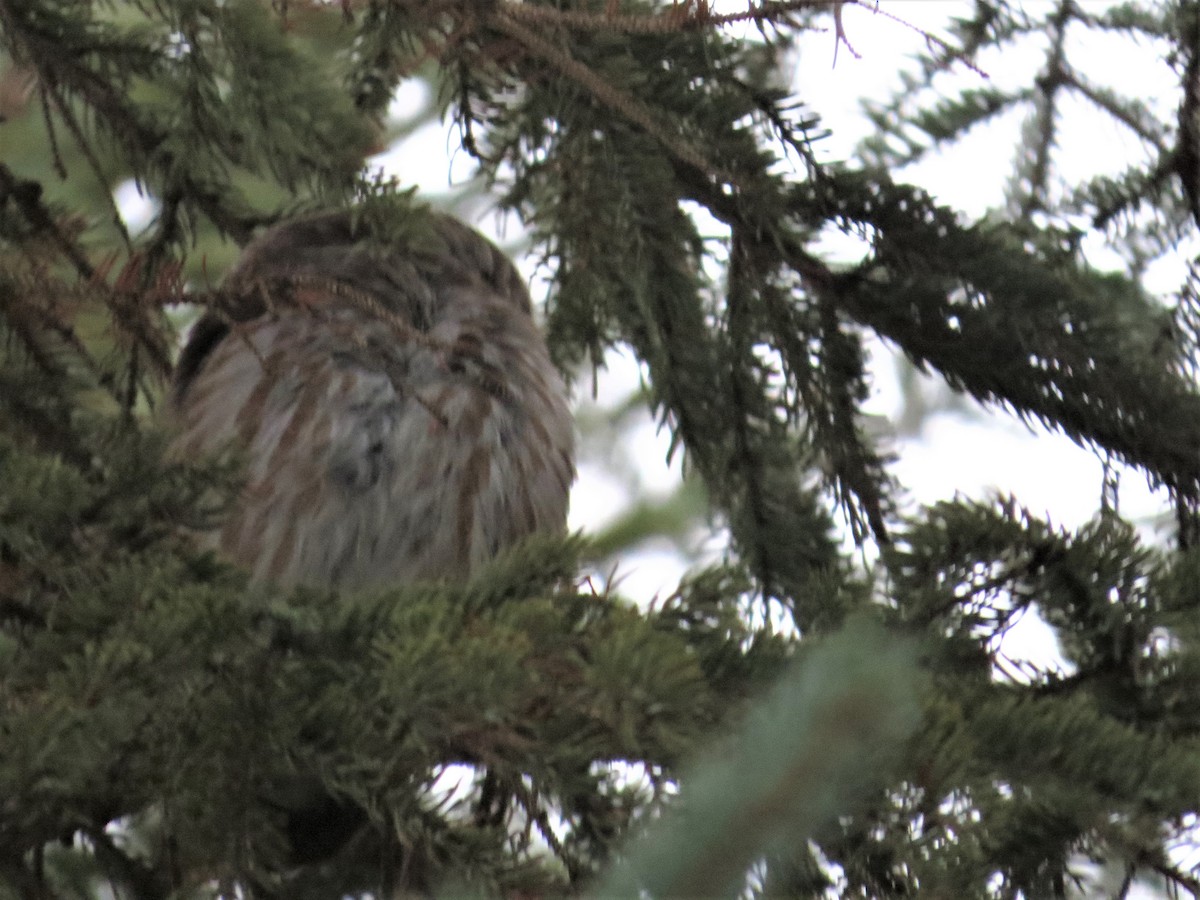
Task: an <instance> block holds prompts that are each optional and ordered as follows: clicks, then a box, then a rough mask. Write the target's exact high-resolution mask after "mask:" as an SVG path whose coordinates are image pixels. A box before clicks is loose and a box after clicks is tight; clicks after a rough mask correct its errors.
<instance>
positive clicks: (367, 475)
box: [175, 288, 574, 586]
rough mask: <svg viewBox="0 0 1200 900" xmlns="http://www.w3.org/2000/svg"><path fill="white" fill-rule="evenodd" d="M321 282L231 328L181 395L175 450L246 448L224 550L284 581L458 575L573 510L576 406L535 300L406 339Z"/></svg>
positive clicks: (222, 539)
mask: <svg viewBox="0 0 1200 900" xmlns="http://www.w3.org/2000/svg"><path fill="white" fill-rule="evenodd" d="M464 289H465V288H464ZM328 299H329V306H328V309H325V310H321V311H319V312H314V311H313V310H312V309H305V308H286V309H282V310H275V311H272V312H271V313H269V314H266V315H263V316H260V317H258V318H256V319H253V320H251V321H249V322H245V323H242V324H239V325H238V326H236V327H235V328H234V329H233V330H231V331H228V332H227V333H226V334H224V335H223V336H222V337H220V338H219V339H218V340H216V341H215V342H213V346H212V347H211V349H208V350H207V353H206V355H205V356H204V358H203V359H202V360H200V361H199V362H198V364H197V365H196V367H195V371H194V373H192V374H191V376H190V381H189V383H188V384H187V385H186V388H185V389H184V390H183V391H181V393H180V395H179V396H178V398H177V407H178V416H179V423H180V434H179V437H178V438H177V440H176V442H175V452H176V453H178V454H180V455H182V456H191V455H193V454H203V453H211V452H216V451H219V450H221V449H223V448H224V447H227V446H230V445H232V446H235V447H237V448H240V449H241V450H242V452H243V453H244V458H245V465H246V470H245V477H246V483H245V487H244V489H243V492H242V495H241V497H240V499H239V502H238V504H237V508H236V510H235V511H234V512H233V514H232V515H231V516H230V518H229V519H228V520H227V522H226V524H225V526H224V528H223V529H222V530H221V532H220V534H219V535H218V536H214V537H215V542H216V544H217V545H218V546H219V548H220V550H221V552H222V553H223V554H224V555H226V556H228V557H229V558H230V559H232V560H233V561H235V562H237V563H240V564H241V565H243V566H244V567H246V568H247V569H248V570H249V571H251V572H252V573H253V575H254V576H255V577H257V578H259V579H267V580H273V581H279V582H283V583H315V584H334V585H343V586H353V585H363V584H377V583H389V582H399V581H410V580H413V579H416V578H436V577H461V576H463V575H465V574H467V573H469V572H470V571H471V569H472V568H474V567H475V566H477V565H478V564H479V563H481V562H483V561H484V560H486V559H488V558H490V557H491V556H493V555H494V554H495V553H496V552H498V551H499V550H500V549H501V548H503V547H505V546H507V545H509V544H511V543H513V542H514V541H516V540H519V539H520V538H521V537H523V536H525V535H527V534H529V533H531V532H534V531H559V530H561V529H562V528H563V527H564V526H565V518H566V506H567V493H568V490H569V485H570V482H571V479H572V477H573V474H574V473H573V463H572V456H573V436H572V429H571V421H570V416H569V413H568V411H567V409H566V405H565V400H564V398H563V394H564V391H563V388H562V385H561V382H560V381H559V380H558V375H557V372H556V371H555V370H554V369H553V366H552V365H551V364H550V361H549V358H548V356H547V354H546V351H545V346H544V344H543V343H542V341H541V338H540V335H538V334H537V332H536V330H535V329H534V325H533V323H532V321H531V320H529V318H528V316H523V315H517V314H516V313H515V311H514V310H513V309H512V307H511V304H504V303H499V302H491V301H490V300H489V297H488V296H487V295H486V294H484V295H483V296H480V297H477V298H474V302H473V303H471V304H465V305H464V307H463V308H464V309H466V310H472V312H470V313H468V314H463V315H459V316H451V317H449V318H448V319H447V320H445V321H442V322H440V323H439V324H438V325H437V326H436V327H435V328H434V329H433V330H432V331H431V332H429V334H428V336H427V338H423V339H421V340H413V339H412V337H413V336H412V335H411V333H410V334H409V335H408V336H405V335H403V334H399V333H397V332H396V330H395V329H394V328H391V327H389V325H388V324H387V323H386V322H382V321H380V320H379V319H378V318H376V317H373V316H371V315H369V314H368V313H367V312H365V311H363V310H361V309H355V308H346V307H345V306H344V305H343V306H339V305H337V304H336V298H332V297H331V298H328Z"/></svg>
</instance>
